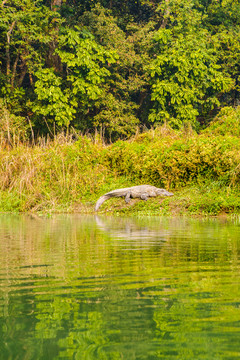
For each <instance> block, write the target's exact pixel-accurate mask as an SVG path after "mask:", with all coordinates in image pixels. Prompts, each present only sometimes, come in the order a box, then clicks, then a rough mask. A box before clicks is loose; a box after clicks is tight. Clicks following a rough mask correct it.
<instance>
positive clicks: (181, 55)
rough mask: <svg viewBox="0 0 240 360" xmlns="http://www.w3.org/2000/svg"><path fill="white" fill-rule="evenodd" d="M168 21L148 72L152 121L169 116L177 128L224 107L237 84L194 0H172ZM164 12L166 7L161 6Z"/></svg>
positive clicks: (157, 38) (157, 39)
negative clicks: (225, 68) (221, 62)
mask: <svg viewBox="0 0 240 360" xmlns="http://www.w3.org/2000/svg"><path fill="white" fill-rule="evenodd" d="M168 6H169V12H168V15H167V16H168V19H167V20H168V21H165V25H167V27H165V26H163V27H160V28H159V30H158V31H157V32H156V33H155V36H154V42H155V55H154V58H153V60H152V61H151V63H150V65H149V67H148V71H149V73H150V76H151V79H152V80H151V84H152V94H151V98H152V102H153V107H152V110H151V112H150V115H149V120H150V121H151V122H152V123H159V122H160V123H163V122H165V121H168V122H169V123H170V124H171V125H172V126H174V127H180V126H181V125H182V124H183V123H184V122H190V123H191V124H192V125H194V123H195V122H196V118H197V117H199V116H204V117H207V116H209V114H210V112H211V111H212V110H213V109H214V108H216V107H219V106H220V100H219V99H220V96H221V94H222V93H224V92H226V91H229V90H230V89H231V88H232V87H233V85H234V84H233V81H232V80H231V78H230V77H229V76H228V75H226V74H224V73H223V71H222V69H221V66H220V65H219V64H218V61H219V53H218V51H219V49H218V46H217V44H216V42H214V41H213V39H212V36H211V34H210V33H209V32H208V31H207V30H206V29H204V28H203V26H202V17H201V14H200V13H199V12H198V11H197V10H196V9H194V2H190V3H189V2H187V1H185V0H182V1H181V2H179V1H175V0H173V1H171V3H169V5H168ZM159 11H165V13H166V8H165V9H164V8H163V7H162V6H160V7H159Z"/></svg>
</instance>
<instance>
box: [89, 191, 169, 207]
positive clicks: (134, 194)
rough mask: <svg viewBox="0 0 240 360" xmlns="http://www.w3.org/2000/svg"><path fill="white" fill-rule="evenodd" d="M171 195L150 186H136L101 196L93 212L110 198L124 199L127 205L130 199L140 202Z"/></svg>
mask: <svg viewBox="0 0 240 360" xmlns="http://www.w3.org/2000/svg"><path fill="white" fill-rule="evenodd" d="M172 195H173V193H170V192H168V191H167V190H165V189H159V188H157V187H155V186H151V185H138V186H132V187H129V188H124V189H117V190H113V191H110V192H109V193H107V194H105V195H103V196H101V197H100V198H99V199H98V201H97V202H96V205H95V211H98V209H99V207H100V206H101V205H102V203H103V202H104V201H105V200H108V199H110V198H112V197H125V201H126V203H128V202H129V201H130V199H131V198H132V199H135V198H140V199H142V200H147V199H148V198H149V197H155V196H172Z"/></svg>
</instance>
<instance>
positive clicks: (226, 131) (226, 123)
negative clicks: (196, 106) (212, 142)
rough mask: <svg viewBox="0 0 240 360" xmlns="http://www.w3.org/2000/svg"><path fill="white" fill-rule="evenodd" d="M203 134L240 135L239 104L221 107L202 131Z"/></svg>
mask: <svg viewBox="0 0 240 360" xmlns="http://www.w3.org/2000/svg"><path fill="white" fill-rule="evenodd" d="M202 133H203V134H205V135H210V136H212V135H232V136H237V137H239V136H240V106H238V107H237V108H235V109H234V108H231V107H225V108H223V109H222V110H221V111H220V112H219V114H218V115H217V116H216V118H215V119H214V120H213V121H212V122H211V123H210V125H209V126H208V127H207V128H206V129H205V130H203V131H202Z"/></svg>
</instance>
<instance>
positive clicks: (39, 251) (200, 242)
mask: <svg viewBox="0 0 240 360" xmlns="http://www.w3.org/2000/svg"><path fill="white" fill-rule="evenodd" d="M239 235H240V227H239V224H238V223H237V224H234V223H232V222H226V223H223V222H219V221H217V220H196V219H167V218H141V219H130V218H125V219H124V218H123V219H121V218H110V217H107V218H105V217H92V216H86V217H82V216H80V215H59V216H53V217H52V218H44V217H37V216H36V217H35V216H34V217H32V216H12V215H11V216H9V215H2V216H0V335H1V336H0V359H4V360H5V359H44V360H46V359H60V358H62V359H238V358H239V357H240V350H239V345H238V343H239V341H238V339H239V335H240V316H239V306H240V301H239V299H240V289H239V280H240V273H239V270H240V267H239V251H240V243H239V241H240V236H239Z"/></svg>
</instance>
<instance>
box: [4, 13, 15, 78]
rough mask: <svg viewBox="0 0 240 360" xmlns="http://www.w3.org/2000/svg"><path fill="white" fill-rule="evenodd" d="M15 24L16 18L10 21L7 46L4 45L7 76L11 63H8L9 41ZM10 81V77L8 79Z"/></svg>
mask: <svg viewBox="0 0 240 360" xmlns="http://www.w3.org/2000/svg"><path fill="white" fill-rule="evenodd" d="M15 24H16V20H14V21H13V22H12V25H11V26H10V29H9V30H8V32H7V46H6V58H7V64H6V67H7V68H6V73H7V76H9V74H10V70H11V64H10V42H11V33H12V31H13V28H14V26H15ZM9 81H10V79H9Z"/></svg>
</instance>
